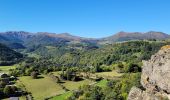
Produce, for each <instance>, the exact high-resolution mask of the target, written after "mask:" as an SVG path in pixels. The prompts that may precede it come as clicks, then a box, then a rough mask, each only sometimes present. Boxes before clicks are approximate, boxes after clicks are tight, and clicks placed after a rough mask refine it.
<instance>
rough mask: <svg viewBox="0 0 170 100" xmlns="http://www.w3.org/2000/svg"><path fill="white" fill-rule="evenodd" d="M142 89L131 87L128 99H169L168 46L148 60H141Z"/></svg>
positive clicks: (169, 58)
mask: <svg viewBox="0 0 170 100" xmlns="http://www.w3.org/2000/svg"><path fill="white" fill-rule="evenodd" d="M142 68H143V69H142V75H141V84H142V86H143V87H144V88H145V89H146V90H145V91H142V90H141V89H139V88H136V87H133V88H132V89H131V91H130V93H129V97H128V100H168V99H170V95H169V94H170V46H164V47H162V49H161V50H160V51H159V52H158V53H156V54H155V55H153V56H152V57H151V59H150V60H149V61H143V67H142Z"/></svg>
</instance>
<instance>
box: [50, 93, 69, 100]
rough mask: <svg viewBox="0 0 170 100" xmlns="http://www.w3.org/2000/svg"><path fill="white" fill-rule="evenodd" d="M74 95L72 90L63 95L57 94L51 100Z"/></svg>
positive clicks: (62, 99)
mask: <svg viewBox="0 0 170 100" xmlns="http://www.w3.org/2000/svg"><path fill="white" fill-rule="evenodd" d="M71 95H72V92H71V91H68V92H66V93H64V94H62V95H58V96H55V97H53V98H51V99H49V100H65V99H66V98H67V97H69V96H71Z"/></svg>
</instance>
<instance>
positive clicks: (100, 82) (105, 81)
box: [95, 79, 108, 87]
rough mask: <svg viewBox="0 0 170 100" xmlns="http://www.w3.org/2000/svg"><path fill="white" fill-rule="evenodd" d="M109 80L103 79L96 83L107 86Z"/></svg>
mask: <svg viewBox="0 0 170 100" xmlns="http://www.w3.org/2000/svg"><path fill="white" fill-rule="evenodd" d="M107 82H108V81H107V80H105V79H103V80H101V81H99V82H97V83H96V84H95V85H97V86H99V87H105V86H106V84H107Z"/></svg>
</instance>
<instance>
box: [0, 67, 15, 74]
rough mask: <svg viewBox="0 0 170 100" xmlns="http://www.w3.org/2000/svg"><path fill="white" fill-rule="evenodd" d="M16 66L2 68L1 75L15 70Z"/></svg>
mask: <svg viewBox="0 0 170 100" xmlns="http://www.w3.org/2000/svg"><path fill="white" fill-rule="evenodd" d="M15 68H16V66H0V73H2V72H3V73H8V72H9V70H10V69H15Z"/></svg>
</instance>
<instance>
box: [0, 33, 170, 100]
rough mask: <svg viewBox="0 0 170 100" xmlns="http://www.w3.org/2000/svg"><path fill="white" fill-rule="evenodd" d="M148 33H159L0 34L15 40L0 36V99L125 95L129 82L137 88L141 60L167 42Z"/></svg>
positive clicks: (122, 98)
mask: <svg viewBox="0 0 170 100" xmlns="http://www.w3.org/2000/svg"><path fill="white" fill-rule="evenodd" d="M119 34H120V36H122V34H123V36H125V37H126V34H132V33H119ZM133 34H135V36H136V34H138V35H141V33H133ZM148 34H155V35H157V34H159V36H158V37H159V38H156V39H153V38H149V39H148V38H146V39H144V40H142V39H141V38H140V39H139V40H136V39H134V38H130V40H129V39H128V41H127V39H125V41H124V40H123V41H116V42H115V41H112V42H110V43H109V44H108V43H104V42H103V43H101V40H95V39H86V38H82V37H77V36H72V35H70V34H66V33H64V34H55V33H53V34H52V33H37V34H34V35H33V34H31V33H28V32H7V33H1V35H2V36H5V37H6V38H8V39H9V40H10V39H12V40H15V41H12V40H10V42H9V41H4V40H3V41H0V43H1V44H0V46H1V48H0V52H1V54H0V62H1V63H0V64H1V66H0V73H1V74H2V75H1V78H0V79H1V80H0V94H2V95H1V97H0V98H1V99H3V100H6V99H8V98H10V97H13V96H14V97H18V98H19V99H20V100H79V99H80V100H86V99H88V100H104V99H105V100H126V99H127V98H128V94H129V92H130V90H131V88H132V87H133V86H136V87H138V88H141V87H142V85H141V83H140V79H141V78H140V76H141V72H142V66H143V63H142V61H143V60H149V59H150V58H151V55H153V54H155V53H156V52H158V50H160V48H161V47H162V46H164V45H169V44H170V41H169V39H168V35H166V36H165V37H163V36H162V35H165V34H163V33H160V32H156V33H155V32H149V33H148ZM160 34H161V36H162V37H163V38H160ZM138 35H137V37H138ZM117 36H119V35H117ZM155 37H156V36H155ZM155 37H154V38H155ZM128 38H129V37H128ZM166 38H167V39H166ZM34 39H35V40H34ZM37 39H38V40H37ZM105 39H106V38H105ZM162 39H163V40H162ZM102 41H103V40H102ZM107 41H108V40H107ZM109 41H110V40H109ZM14 42H17V43H14ZM105 42H106V41H105ZM9 44H10V45H9ZM14 44H15V45H14ZM21 45H22V46H21ZM102 98H103V99H102Z"/></svg>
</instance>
